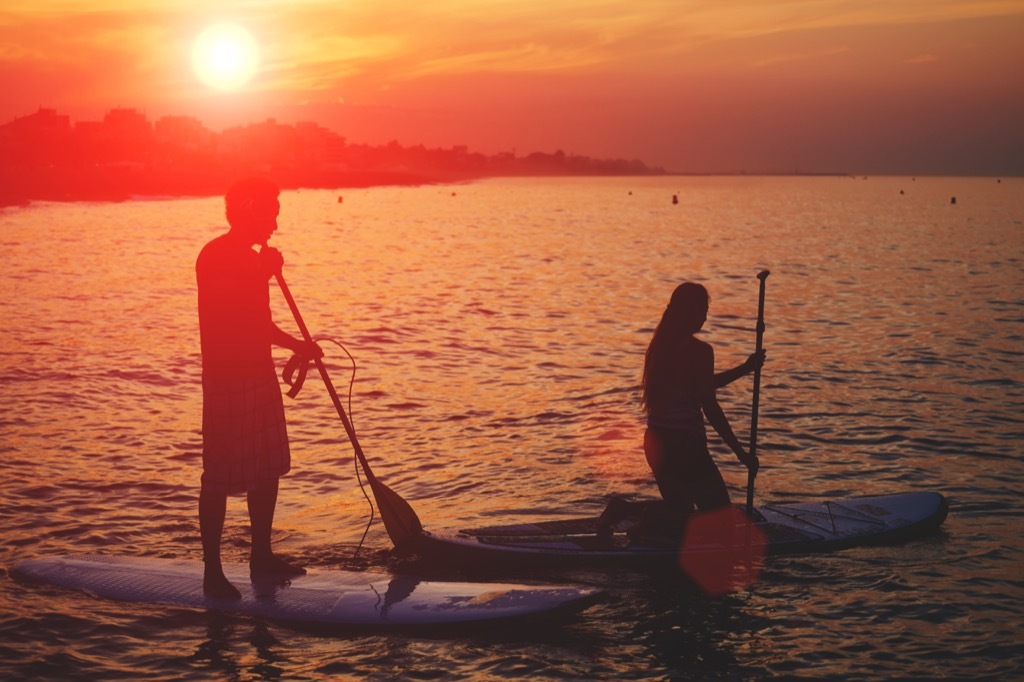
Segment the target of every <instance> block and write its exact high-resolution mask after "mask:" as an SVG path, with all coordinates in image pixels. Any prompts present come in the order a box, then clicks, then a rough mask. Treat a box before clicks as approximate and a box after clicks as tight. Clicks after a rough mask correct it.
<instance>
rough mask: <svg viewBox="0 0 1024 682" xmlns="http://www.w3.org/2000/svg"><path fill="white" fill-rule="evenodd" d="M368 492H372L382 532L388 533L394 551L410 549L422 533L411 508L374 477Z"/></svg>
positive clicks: (417, 519)
mask: <svg viewBox="0 0 1024 682" xmlns="http://www.w3.org/2000/svg"><path fill="white" fill-rule="evenodd" d="M370 490H371V491H372V492H373V499H374V500H376V501H377V509H379V510H380V518H381V521H383V522H384V530H386V531H387V532H388V537H390V538H391V542H392V543H393V544H394V545H395V549H397V550H399V551H401V550H403V549H407V548H409V547H411V546H412V543H413V542H414V541H415V539H416V538H417V536H419V534H420V533H422V532H423V524H422V523H420V519H419V517H418V516H416V512H415V511H413V508H412V506H411V505H410V504H409V503H408V502H406V501H405V500H404V499H403V498H402V496H401V495H399V494H398V493H396V492H395V491H394V490H392V489H391V488H389V487H387V486H386V485H384V484H383V483H381V482H380V481H378V480H377V478H376V477H374V478H371V479H370Z"/></svg>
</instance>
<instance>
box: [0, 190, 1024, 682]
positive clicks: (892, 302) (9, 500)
mask: <svg viewBox="0 0 1024 682" xmlns="http://www.w3.org/2000/svg"><path fill="white" fill-rule="evenodd" d="M673 194H676V195H678V197H679V204H678V205H673V204H672V202H671V197H672V195H673ZM952 196H956V197H957V202H956V203H955V204H953V203H952V202H951V197H952ZM282 204H283V208H282V217H281V221H280V225H281V229H280V231H279V233H278V234H277V235H276V236H275V238H274V240H273V242H272V244H273V245H275V246H277V247H278V248H280V249H281V250H282V251H283V253H284V254H285V258H286V266H285V276H286V278H287V280H288V282H289V285H290V288H291V290H292V293H293V294H294V295H295V297H296V299H297V301H298V304H299V307H300V308H301V310H302V312H303V316H304V317H305V320H306V322H307V324H308V325H309V326H310V328H311V329H312V331H313V333H314V334H324V335H327V336H330V337H333V338H334V339H337V340H338V341H341V342H343V343H344V344H345V346H346V347H347V348H348V349H349V350H350V352H351V353H352V354H353V355H354V356H355V358H356V360H357V362H358V372H357V374H356V379H355V383H354V386H353V391H352V408H353V416H354V421H355V425H356V428H357V430H358V432H359V436H360V441H361V443H362V445H363V448H364V450H365V451H366V453H367V455H368V456H369V458H370V461H371V464H372V465H373V467H374V471H375V472H376V473H377V474H378V476H380V477H381V478H382V479H383V480H384V481H385V482H386V483H387V484H388V485H389V486H390V487H391V488H393V489H394V490H395V491H396V492H398V493H400V494H401V495H402V496H403V497H405V499H406V500H408V501H409V502H410V503H411V504H412V505H413V506H414V507H415V509H416V511H417V512H418V514H419V516H420V518H421V519H422V520H423V522H424V524H425V525H426V526H427V527H428V528H441V527H451V526H472V525H482V524H490V523H496V522H513V521H516V520H523V519H527V518H529V519H545V518H556V517H559V516H564V515H566V514H570V515H574V514H580V513H598V512H599V511H600V510H601V509H602V508H603V506H604V503H605V500H606V499H607V496H608V495H609V494H611V493H615V492H619V493H641V494H646V495H654V494H656V491H655V489H654V487H653V482H652V480H651V477H650V475H649V473H648V471H647V468H646V464H645V462H644V458H643V454H642V451H641V437H642V432H643V423H642V417H641V413H640V411H639V409H638V407H637V404H636V394H635V391H636V386H637V383H638V379H639V374H640V369H641V363H642V357H643V352H644V349H645V347H646V343H647V341H648V339H649V337H650V334H651V331H652V329H653V326H654V324H655V323H656V322H657V319H658V317H659V315H660V313H661V310H662V309H663V307H664V305H665V303H666V301H667V299H668V296H669V294H670V293H671V290H672V288H673V287H674V286H675V284H677V283H678V282H680V281H682V280H684V279H695V280H699V281H702V282H704V283H705V284H706V285H707V286H708V288H709V289H710V291H711V295H712V307H711V313H710V317H709V321H708V324H707V326H706V331H707V333H706V335H705V338H706V339H707V340H709V341H710V342H711V343H713V344H714V345H715V347H716V349H717V359H718V363H719V365H720V366H721V367H727V366H731V365H732V364H735V363H737V362H740V361H741V360H742V359H744V358H745V357H746V355H747V354H748V353H750V352H751V350H752V348H753V344H754V333H753V328H754V319H755V317H756V309H757V280H756V279H755V277H754V275H755V274H756V273H757V272H758V271H759V270H761V269H765V268H767V269H770V270H771V271H772V275H771V277H770V278H769V279H768V293H767V302H766V321H767V325H768V329H767V332H766V334H765V345H766V347H767V348H768V349H769V362H768V364H767V365H766V367H765V370H764V375H763V378H762V393H761V411H760V427H761V429H760V432H759V434H760V435H759V446H760V455H761V462H762V470H761V473H760V474H759V476H758V479H757V490H756V497H757V499H758V501H761V502H769V501H793V500H804V499H821V498H824V497H839V496H846V495H859V494H883V493H889V492H898V491H910V490H935V491H939V492H942V493H943V494H944V495H946V496H947V498H948V499H949V501H950V506H951V512H950V517H949V519H948V520H947V522H946V524H945V525H944V526H943V529H942V530H941V531H940V532H937V533H933V534H931V535H928V536H927V537H923V538H921V539H919V540H916V541H913V542H909V543H906V544H903V545H900V546H895V547H883V548H877V547H876V548H864V549H857V550H851V551H845V552H840V553H835V554H830V555H826V556H799V557H776V558H769V559H768V560H766V561H765V565H764V568H763V571H762V574H761V579H760V581H759V582H758V583H756V584H755V585H753V586H752V587H750V588H749V589H747V590H744V591H741V592H737V593H734V594H731V595H728V596H726V597H720V598H711V597H708V596H705V595H704V594H702V593H701V592H700V591H699V590H698V589H697V588H695V587H693V586H692V585H689V584H688V583H687V582H686V581H685V580H683V579H681V578H678V579H673V578H671V577H670V578H666V577H665V576H650V575H644V574H632V573H630V574H622V573H608V572H597V571H594V572H589V571H576V572H568V571H567V572H565V573H561V574H557V575H542V576H538V575H529V576H519V578H520V579H523V580H530V581H536V580H550V581H558V582H578V583H586V584H591V585H598V586H601V587H603V588H605V589H606V590H607V592H608V598H607V599H605V600H604V601H603V602H601V603H599V604H598V605H596V606H594V607H592V608H590V609H589V610H587V611H585V612H583V613H581V614H579V615H578V616H577V617H575V618H573V619H571V620H569V621H568V622H566V623H559V624H552V625H551V627H545V628H541V629H538V628H536V627H533V628H529V629H527V628H522V627H520V628H516V627H512V628H501V629H497V628H479V629H477V631H475V632H473V633H461V634H459V635H438V636H415V637H413V636H399V635H386V634H360V633H348V634H344V635H340V636H331V635H327V634H324V633H308V632H299V631H296V630H294V629H291V628H287V627H284V626H280V625H277V624H274V623H267V622H264V621H260V620H258V619H252V618H248V617H240V616H231V615H224V614H213V613H206V612H200V611H192V610H186V609H170V608H162V607H152V606H145V605H136V604H125V603H118V602H112V601H106V600H101V599H95V598H91V597H89V596H87V595H83V594H78V593H73V592H66V591H62V590H59V589H55V588H46V587H41V586H37V585H29V584H24V583H22V582H20V581H18V580H15V579H14V578H12V577H11V575H10V567H11V565H13V563H14V562H15V561H17V560H18V559H21V558H27V557H32V556H39V555H44V554H64V553H77V552H87V553H109V554H132V555H142V556H159V557H182V558H193V559H197V558H199V556H200V550H199V543H198V525H197V521H196V513H195V503H196V491H197V485H198V480H199V474H200V467H201V461H200V452H201V435H200V432H199V422H200V411H201V390H200V357H199V352H198V350H199V349H198V329H197V323H196V311H195V299H196V292H195V277H194V271H193V264H194V261H195V256H196V254H197V253H198V251H199V249H200V248H201V247H202V245H203V244H204V243H205V242H206V241H207V240H209V239H210V238H212V237H213V236H215V235H216V234H218V233H219V232H220V231H221V230H222V228H221V224H222V220H221V213H222V210H221V202H220V200H218V199H183V200H174V201H140V202H130V203H123V204H38V205H34V206H30V207H27V208H16V209H6V210H4V211H2V212H0V247H2V250H3V253H4V256H5V258H4V268H3V270H2V272H0V284H2V287H3V296H2V297H0V320H2V336H0V339H2V342H0V388H2V400H3V410H2V414H0V452H2V454H3V466H2V468H0V483H2V490H3V495H0V528H2V531H0V532H2V533H3V540H4V542H3V544H2V546H0V592H2V599H0V678H4V679H12V678H15V679H16V678H33V679H45V678H54V679H67V678H77V677H89V678H95V679H180V678H192V679H254V678H255V679H260V678H267V679H275V678H280V679H288V680H301V679H326V678H341V679H346V678H356V679H358V678H366V679H382V680H383V679H615V680H626V679H633V680H644V679H666V678H684V677H698V678H704V677H714V676H725V677H741V678H744V677H755V678H757V677H772V676H794V677H801V676H802V677H807V678H820V677H823V676H829V677H840V678H842V677H846V678H853V679H857V678H865V679H885V678H908V677H910V678H915V677H916V678H929V677H937V676H946V677H955V678H962V679H963V678H973V677H985V678H991V677H1000V678H1004V679H1010V678H1020V677H1022V676H1024V665H1022V663H1021V662H1020V660H1021V653H1022V650H1024V647H1022V644H1024V639H1022V635H1021V623H1022V622H1024V607H1022V604H1024V572H1022V568H1021V566H1022V561H1024V551H1022V549H1024V542H1022V540H1021V537H1020V536H1021V532H1022V530H1024V522H1022V515H1024V514H1022V511H1021V504H1020V502H1021V499H1022V498H1021V495H1022V492H1024V483H1022V477H1024V464H1022V457H1021V455H1022V454H1024V452H1022V450H1024V445H1022V443H1024V385H1022V383H1024V294H1022V292H1024V275H1022V273H1024V226H1022V221H1024V181H1021V180H1019V179H1003V180H1002V181H997V180H996V179H955V178H944V179H939V178H917V179H916V180H915V179H912V178H870V179H861V178H858V179H851V178H657V179H637V178H629V179H621V178H620V179H542V180H491V181H485V182H480V183H476V184H469V185H459V186H452V187H423V188H378V189H369V190H358V191H357V190H351V191H345V192H344V201H343V202H341V203H340V202H339V201H338V192H326V191H301V192H287V193H285V194H284V195H283V196H282ZM272 297H273V299H274V305H275V315H276V318H277V320H278V322H279V324H280V325H281V326H282V327H285V328H288V329H292V328H294V327H293V326H292V323H291V321H290V317H289V313H288V309H287V307H286V306H285V304H284V301H283V299H282V298H281V297H280V295H279V294H278V293H277V292H276V291H274V292H272ZM325 348H326V349H327V352H328V355H329V363H328V364H329V367H330V369H331V374H332V377H333V378H334V381H335V383H336V385H338V386H339V387H340V388H342V390H343V391H344V389H346V388H347V385H348V369H347V367H348V365H347V361H346V359H345V356H344V354H343V353H342V352H341V351H340V349H338V348H337V347H335V346H334V345H332V344H330V343H325ZM277 357H278V359H279V361H280V363H281V364H283V362H284V360H285V359H286V356H285V355H284V354H280V355H278V356H277ZM720 398H721V400H722V403H723V405H724V406H725V409H726V412H727V414H728V415H729V416H730V417H731V419H732V421H733V424H734V426H735V427H736V429H737V431H738V432H739V433H740V434H742V436H743V437H744V438H745V434H746V429H747V428H748V426H747V425H748V424H749V418H750V400H751V395H750V382H749V379H747V380H743V381H740V382H737V383H736V384H734V385H732V386H730V387H729V388H727V389H724V390H723V391H721V392H720ZM286 401H288V402H287V408H286V409H287V413H288V419H289V431H290V435H291V440H292V453H293V467H294V468H293V472H292V473H291V474H290V475H289V476H288V477H287V478H286V479H284V480H283V481H282V491H281V498H280V502H279V505H278V513H277V522H276V529H277V530H276V532H277V535H276V543H277V546H278V548H279V549H280V550H282V551H284V552H286V553H288V554H290V555H292V556H296V557H301V558H303V559H304V560H305V561H306V562H307V563H308V564H310V565H329V566H340V567H342V568H349V569H358V568H363V567H375V568H383V567H390V568H392V569H393V570H395V569H401V568H402V566H401V565H396V564H395V562H394V561H393V560H392V559H391V558H390V557H389V555H388V552H387V550H388V549H389V548H390V543H389V541H388V539H387V536H386V534H385V533H384V531H383V528H382V527H381V526H380V524H379V522H374V524H373V525H372V526H371V528H370V531H369V534H368V536H367V539H366V543H365V546H364V549H363V550H362V553H361V554H360V555H358V556H355V555H354V550H355V548H356V546H357V545H358V543H359V540H360V537H361V536H362V533H363V530H364V527H365V525H366V523H367V520H368V508H367V504H366V501H365V500H364V499H363V497H362V494H361V492H360V490H359V486H358V483H357V481H356V478H355V474H354V468H353V463H352V458H351V448H350V446H349V445H348V443H347V441H346V440H345V438H344V433H343V430H342V427H341V425H340V423H339V422H338V419H337V416H336V415H335V414H334V411H333V408H332V406H331V404H330V402H329V400H328V398H327V396H326V393H325V392H324V390H323V387H322V385H321V383H320V382H319V380H317V379H310V380H309V382H308V383H307V385H306V387H305V388H304V390H303V392H302V393H301V394H300V395H299V397H298V398H297V399H295V400H288V399H286ZM715 454H716V457H717V458H718V460H719V462H720V466H721V468H722V470H723V473H724V475H725V477H726V479H727V482H728V483H729V484H730V487H731V489H732V494H733V498H734V500H736V501H740V500H742V499H743V495H744V492H743V486H744V484H745V475H744V472H743V471H742V470H741V468H740V465H739V464H738V463H736V462H735V460H734V459H733V458H732V457H731V456H729V455H728V453H727V452H726V451H725V450H724V449H723V448H721V447H718V446H717V445H716V449H715ZM247 552H248V538H247V519H246V514H245V507H244V502H243V501H242V500H241V499H240V498H239V499H237V500H236V499H233V500H232V501H231V503H230V504H229V510H228V527H227V530H226V533H225V543H224V553H225V556H226V557H227V558H230V559H238V560H244V559H246V558H247ZM450 577H451V578H453V579H472V578H473V577H474V576H472V574H467V573H466V572H465V571H464V570H462V569H461V568H460V567H458V566H452V567H450Z"/></svg>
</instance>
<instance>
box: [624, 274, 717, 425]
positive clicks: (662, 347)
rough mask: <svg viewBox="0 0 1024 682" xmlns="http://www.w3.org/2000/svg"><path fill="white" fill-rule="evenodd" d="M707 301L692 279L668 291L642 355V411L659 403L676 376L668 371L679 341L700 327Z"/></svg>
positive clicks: (670, 368) (705, 311) (671, 367)
mask: <svg viewBox="0 0 1024 682" xmlns="http://www.w3.org/2000/svg"><path fill="white" fill-rule="evenodd" d="M710 303H711V297H710V296H709V295H708V290H707V289H705V288H704V287H703V285H700V284H697V283H695V282H684V283H682V284H680V285H679V286H677V287H676V289H675V291H673V292H672V298H671V299H670V300H669V303H668V306H667V307H666V308H665V312H664V313H662V315H661V321H660V322H658V326H657V328H656V329H655V330H654V336H652V337H651V343H650V345H649V346H647V354H646V355H645V356H644V374H643V379H642V380H641V383H640V405H641V406H642V407H643V408H644V410H645V411H646V412H648V413H649V412H650V411H651V408H652V407H653V406H655V405H658V404H660V403H661V401H662V400H664V399H665V398H666V397H667V396H668V394H669V392H670V391H671V388H672V381H673V378H674V377H675V376H676V372H674V371H672V369H673V363H674V361H675V360H676V359H677V358H678V357H679V355H678V349H679V344H680V342H681V341H682V340H683V339H684V338H686V337H687V336H691V335H693V334H694V333H696V332H697V331H698V330H699V329H700V327H701V324H703V322H704V318H705V316H706V315H707V312H708V305H709V304H710Z"/></svg>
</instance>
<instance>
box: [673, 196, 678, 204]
mask: <svg viewBox="0 0 1024 682" xmlns="http://www.w3.org/2000/svg"><path fill="white" fill-rule="evenodd" d="M672 203H673V204H678V203H679V195H677V194H673V195H672Z"/></svg>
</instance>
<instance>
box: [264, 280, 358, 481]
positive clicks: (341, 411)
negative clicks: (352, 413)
mask: <svg viewBox="0 0 1024 682" xmlns="http://www.w3.org/2000/svg"><path fill="white" fill-rule="evenodd" d="M274 276H275V277H276V278H277V284H278V286H279V287H281V293H282V294H284V300H286V301H287V302H288V307H289V308H291V311H292V316H293V317H294V318H295V323H296V324H297V325H298V326H299V331H300V332H301V333H302V338H303V339H304V340H305V341H306V343H313V337H312V336H310V335H309V329H308V328H306V323H305V322H304V321H303V320H302V314H301V313H299V306H298V305H296V304H295V299H294V298H293V297H292V292H291V290H289V289H288V284H287V283H286V282H285V281H284V275H283V274H281V273H280V272H278V273H276V274H275V275H274ZM313 361H314V362H315V363H316V368H317V371H319V372H320V378H321V379H323V380H324V385H325V386H326V387H327V393H329V394H330V396H331V402H333V403H334V409H336V410H337V411H338V416H339V417H341V423H342V424H343V425H344V426H345V433H347V434H348V439H349V440H350V441H351V442H352V448H353V449H354V450H355V452H356V457H358V458H359V464H360V465H361V466H362V467H363V471H364V472H365V473H366V478H367V479H368V480H369V481H370V484H371V485H374V484H376V482H377V477H376V476H374V475H373V471H372V470H371V469H370V464H369V462H367V461H366V456H365V455H364V454H363V448H362V446H360V445H359V439H358V438H357V437H356V430H355V429H354V428H353V427H352V422H350V421H349V418H348V415H347V414H345V408H344V407H342V405H341V399H340V398H339V397H338V392H337V391H335V390H334V384H333V383H332V382H331V377H329V376H328V375H327V367H325V366H324V361H323V359H322V358H317V357H314V358H313Z"/></svg>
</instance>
